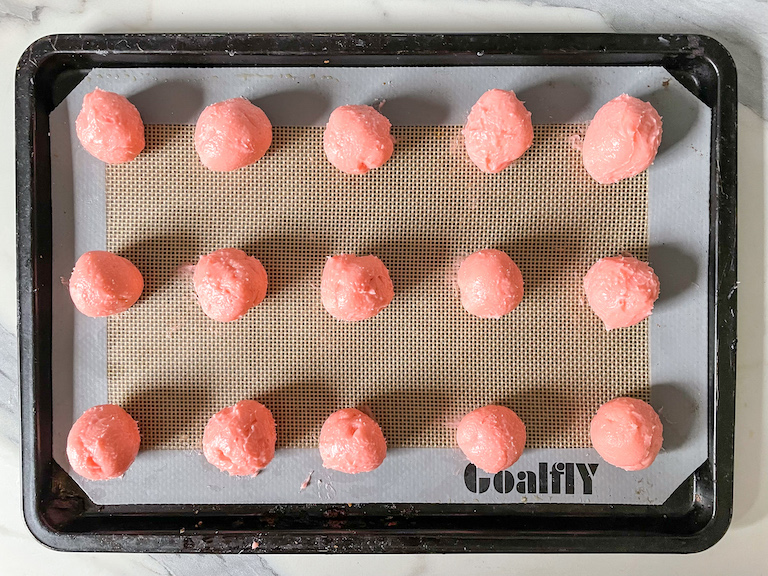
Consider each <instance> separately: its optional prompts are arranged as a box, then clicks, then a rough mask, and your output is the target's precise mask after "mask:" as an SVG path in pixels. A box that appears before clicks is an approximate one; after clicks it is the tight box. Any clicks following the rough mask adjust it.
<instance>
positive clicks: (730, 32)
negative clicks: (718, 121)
mask: <svg viewBox="0 0 768 576" xmlns="http://www.w3.org/2000/svg"><path fill="white" fill-rule="evenodd" d="M524 3H525V4H534V3H535V4H538V5H541V4H545V5H549V6H564V7H569V8H582V9H586V10H592V11H594V12H597V13H599V14H600V15H601V16H602V17H603V19H604V20H605V21H606V23H608V25H610V26H611V27H612V28H613V29H614V30H615V31H616V32H654V33H655V32H667V33H697V34H706V35H708V36H712V37H713V38H715V39H716V40H718V41H720V42H721V43H722V44H723V45H724V46H725V47H726V48H727V49H728V50H729V51H730V53H731V55H732V56H733V58H734V61H735V62H736V65H737V68H738V73H739V100H740V101H741V102H743V103H744V104H745V105H746V106H748V107H749V108H751V109H752V110H754V111H755V112H757V113H758V114H759V115H760V116H762V117H763V118H766V115H767V114H768V90H766V86H768V76H766V75H765V73H764V72H765V69H766V68H768V2H766V0H713V1H711V2H676V1H675V0H642V1H641V2H631V3H630V2H621V1H617V0H543V1H542V0H524Z"/></svg>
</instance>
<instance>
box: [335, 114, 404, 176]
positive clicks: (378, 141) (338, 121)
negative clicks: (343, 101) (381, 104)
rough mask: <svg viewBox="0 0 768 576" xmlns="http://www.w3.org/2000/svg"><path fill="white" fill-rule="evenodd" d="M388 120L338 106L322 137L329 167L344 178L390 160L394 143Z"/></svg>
mask: <svg viewBox="0 0 768 576" xmlns="http://www.w3.org/2000/svg"><path fill="white" fill-rule="evenodd" d="M391 127H392V125H391V124H390V123H389V120H387V118H386V117H385V116H384V115H382V114H381V113H380V112H378V111H377V110H374V109H373V108H372V107H370V106H339V107H338V108H336V110H334V111H333V112H332V113H331V117H330V118H329V119H328V125H327V126H326V127H325V132H324V133H323V148H324V149H325V155H326V156H327V157H328V160H329V161H330V163H331V164H333V165H334V166H336V168H338V169H339V170H341V171H342V172H346V173H347V174H365V173H366V172H368V171H369V170H373V169H374V168H378V167H379V166H383V165H384V163H385V162H386V161H387V160H389V159H390V158H391V157H392V151H393V150H394V146H395V139H394V138H393V137H392V135H391V134H390V133H389V130H390V128H391Z"/></svg>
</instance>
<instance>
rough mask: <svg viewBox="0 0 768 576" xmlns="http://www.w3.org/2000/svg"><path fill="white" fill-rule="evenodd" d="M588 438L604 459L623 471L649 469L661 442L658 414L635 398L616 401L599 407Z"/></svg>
mask: <svg viewBox="0 0 768 576" xmlns="http://www.w3.org/2000/svg"><path fill="white" fill-rule="evenodd" d="M589 435H590V437H591V438H592V445H593V446H594V447H595V450H597V453H598V454H600V456H601V457H602V458H603V460H605V461H606V462H608V464H612V465H613V466H617V467H618V468H623V469H624V470H643V469H645V468H648V466H650V465H651V464H653V461H654V460H655V459H656V455H657V454H658V453H659V450H660V449H661V443H662V441H663V438H662V426H661V420H660V419H659V415H658V414H656V411H655V410H654V409H653V408H651V406H650V405H648V404H646V403H645V402H643V401H642V400H636V399H635V398H615V399H613V400H611V401H610V402H606V403H605V404H603V405H602V406H600V408H599V409H598V411H597V414H595V416H594V418H592V424H591V425H590V428H589Z"/></svg>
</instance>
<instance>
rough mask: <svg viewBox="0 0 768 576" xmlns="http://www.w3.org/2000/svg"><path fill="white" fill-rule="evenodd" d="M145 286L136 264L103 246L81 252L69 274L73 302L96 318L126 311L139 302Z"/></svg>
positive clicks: (88, 314) (86, 313)
mask: <svg viewBox="0 0 768 576" xmlns="http://www.w3.org/2000/svg"><path fill="white" fill-rule="evenodd" d="M142 290H144V278H143V277H142V275H141V272H139V269H138V268H136V266H134V265H133V264H132V263H131V262H130V261H129V260H126V259H125V258H123V257H121V256H118V255H117V254H112V253H111V252H104V251H101V250H94V251H92V252H86V253H85V254H83V255H82V256H80V258H78V259H77V263H75V268H74V269H73V270H72V276H70V278H69V295H70V297H71V298H72V302H74V304H75V307H76V308H77V309H78V310H80V312H82V313H83V314H85V315H86V316H90V317H92V318H97V317H100V316H111V315H113V314H119V313H120V312H125V311H126V310H128V308H130V307H131V306H133V305H134V304H135V303H136V301H137V300H138V299H139V296H141V292H142Z"/></svg>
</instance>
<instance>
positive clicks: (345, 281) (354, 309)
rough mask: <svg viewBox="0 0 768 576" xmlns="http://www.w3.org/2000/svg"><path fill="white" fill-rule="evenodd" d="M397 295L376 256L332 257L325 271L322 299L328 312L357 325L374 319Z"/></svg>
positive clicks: (321, 292)
mask: <svg viewBox="0 0 768 576" xmlns="http://www.w3.org/2000/svg"><path fill="white" fill-rule="evenodd" d="M394 295H395V289H394V287H393V286H392V280H391V279H390V278H389V271H387V267H386V266H384V263H383V262H382V261H381V260H379V259H378V258H376V256H355V255H354V254H341V255H339V256H331V257H330V258H328V261H327V262H326V263H325V267H324V268H323V278H322V280H321V281H320V297H321V298H322V301H323V306H325V309H326V310H327V311H328V313H329V314H330V315H331V316H333V317H334V318H338V319H339V320H347V321H350V322H356V321H358V320H365V319H366V318H373V317H374V316H376V314H378V313H379V312H381V311H382V310H384V308H386V307H387V306H388V305H389V303H390V302H392V298H393V297H394Z"/></svg>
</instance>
